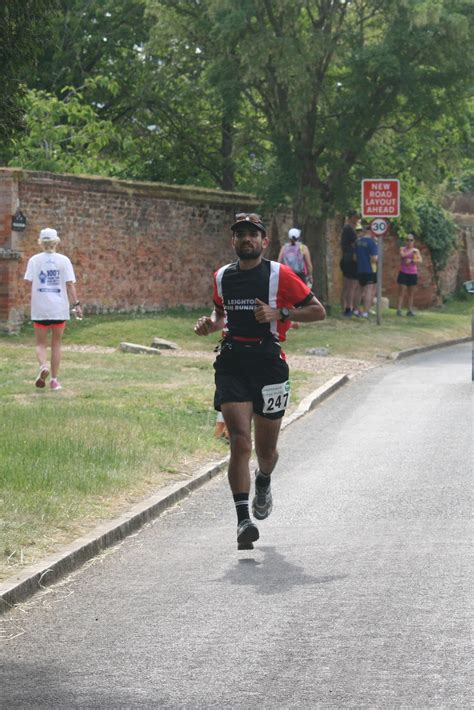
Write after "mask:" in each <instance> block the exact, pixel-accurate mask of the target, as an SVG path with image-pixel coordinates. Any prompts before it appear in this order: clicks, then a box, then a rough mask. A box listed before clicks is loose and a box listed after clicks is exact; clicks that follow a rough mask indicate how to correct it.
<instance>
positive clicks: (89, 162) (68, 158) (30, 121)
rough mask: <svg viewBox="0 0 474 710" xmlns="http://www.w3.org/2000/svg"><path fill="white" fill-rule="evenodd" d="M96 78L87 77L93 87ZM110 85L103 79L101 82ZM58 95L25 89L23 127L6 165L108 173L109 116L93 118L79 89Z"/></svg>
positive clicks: (112, 135) (111, 167)
mask: <svg viewBox="0 0 474 710" xmlns="http://www.w3.org/2000/svg"><path fill="white" fill-rule="evenodd" d="M98 83H99V80H98V79H97V80H94V81H92V80H87V81H86V86H87V87H90V85H92V84H94V86H97V85H98ZM102 83H103V84H104V85H106V86H107V88H108V89H109V90H110V91H113V90H114V87H113V86H111V82H110V81H109V80H103V82H102ZM64 94H65V95H64V98H63V99H59V98H57V97H56V96H54V95H53V94H50V93H48V92H46V91H41V90H34V89H33V90H30V91H28V93H27V95H26V97H25V100H24V109H25V115H26V119H25V129H24V131H23V132H22V133H21V134H20V135H19V136H18V137H17V138H16V140H15V141H14V144H13V145H14V155H15V157H14V158H12V159H11V160H10V165H12V166H20V167H23V168H29V169H32V170H51V171H53V172H67V173H101V174H106V175H108V174H114V172H115V171H116V170H117V161H116V159H115V160H114V159H111V158H110V157H108V151H110V150H111V148H113V147H114V145H116V144H117V142H118V141H117V134H116V131H115V129H114V126H113V124H112V122H111V121H108V120H101V119H99V118H98V116H97V113H96V111H95V110H94V107H93V106H91V105H90V104H87V103H86V102H85V101H84V98H83V95H82V93H81V92H78V91H74V89H73V88H72V87H66V89H65V90H64Z"/></svg>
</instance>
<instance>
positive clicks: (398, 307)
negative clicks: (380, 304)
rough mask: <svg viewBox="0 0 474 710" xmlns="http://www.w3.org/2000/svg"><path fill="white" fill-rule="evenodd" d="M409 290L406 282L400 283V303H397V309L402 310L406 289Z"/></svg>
mask: <svg viewBox="0 0 474 710" xmlns="http://www.w3.org/2000/svg"><path fill="white" fill-rule="evenodd" d="M406 290H407V287H406V286H405V284H398V304H397V311H401V310H402V305H403V299H404V297H405V291H406Z"/></svg>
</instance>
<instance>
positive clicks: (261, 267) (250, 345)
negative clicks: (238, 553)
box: [194, 213, 326, 549]
mask: <svg viewBox="0 0 474 710" xmlns="http://www.w3.org/2000/svg"><path fill="white" fill-rule="evenodd" d="M235 220H236V221H235V223H234V224H233V225H232V227H231V230H232V233H233V236H232V245H233V247H234V249H235V252H236V255H237V261H235V262H234V263H232V264H227V265H226V266H223V267H221V268H220V269H218V270H217V271H216V273H215V274H214V310H213V311H212V313H211V315H210V316H203V317H201V318H199V319H198V321H197V323H196V325H195V328H194V331H195V333H196V334H197V335H209V333H214V332H216V331H219V330H222V331H223V338H222V340H221V343H220V348H219V353H218V355H217V358H216V361H215V363H214V370H215V384H216V392H215V397H214V407H215V409H216V410H217V411H222V414H223V415H224V421H225V424H226V426H227V429H228V431H229V438H230V461H229V471H228V477H229V484H230V488H231V491H232V494H233V498H234V503H235V508H236V512H237V545H238V547H239V549H252V548H253V543H254V542H255V541H256V540H258V538H259V531H258V528H257V526H256V525H255V523H254V522H253V521H252V520H251V519H250V513H249V495H250V486H251V477H250V468H249V464H250V456H251V453H252V436H251V428H252V421H253V425H254V436H255V452H256V455H257V461H258V468H257V470H256V472H255V496H254V498H253V501H252V512H253V515H254V517H255V518H256V519H257V520H264V519H265V518H267V517H268V515H269V514H270V512H271V510H272V505H273V500H272V492H271V486H270V483H271V474H272V472H273V470H274V468H275V466H276V463H277V460H278V451H277V443H278V436H279V432H280V426H281V421H282V417H283V415H284V413H285V409H286V408H287V406H288V403H289V396H290V382H289V379H288V378H289V369H288V365H287V363H286V359H285V355H284V353H283V352H282V350H281V346H280V343H281V342H282V341H284V340H285V336H286V332H287V330H288V327H289V324H290V322H291V321H296V322H310V321H318V320H323V319H324V318H325V315H326V314H325V310H324V307H323V306H322V305H321V303H320V302H319V301H318V300H317V299H316V297H315V296H314V294H313V293H312V291H311V290H310V288H309V287H308V285H307V284H305V283H303V281H302V280H301V279H299V278H298V276H297V275H296V274H295V273H294V272H293V271H292V270H291V269H290V268H289V267H288V266H285V265H284V264H279V263H278V262H276V261H269V260H268V259H264V258H263V250H264V249H265V248H266V247H267V246H268V243H269V239H268V237H267V235H266V229H265V226H264V224H263V222H262V219H261V217H260V216H259V215H257V214H252V213H239V214H237V215H236V216H235Z"/></svg>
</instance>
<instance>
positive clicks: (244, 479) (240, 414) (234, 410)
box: [221, 402, 253, 494]
mask: <svg viewBox="0 0 474 710" xmlns="http://www.w3.org/2000/svg"><path fill="white" fill-rule="evenodd" d="M221 409H222V414H223V416H224V421H225V423H226V426H227V430H228V432H229V443H230V461H229V469H228V476H229V485H230V489H231V491H232V493H234V494H236V493H249V492H250V469H249V462H250V456H251V454H252V436H251V425H252V417H253V404H252V402H228V403H227V404H223V405H222V407H221Z"/></svg>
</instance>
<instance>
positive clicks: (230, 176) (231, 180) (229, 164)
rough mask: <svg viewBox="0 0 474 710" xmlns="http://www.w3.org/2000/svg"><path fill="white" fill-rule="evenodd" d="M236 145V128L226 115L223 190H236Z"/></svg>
mask: <svg viewBox="0 0 474 710" xmlns="http://www.w3.org/2000/svg"><path fill="white" fill-rule="evenodd" d="M233 145H234V126H233V123H232V120H231V119H229V120H228V119H227V118H226V116H225V115H224V116H223V118H222V123H221V155H222V178H221V187H222V189H223V190H229V191H231V192H232V191H233V190H235V169H234V161H233V159H232V151H233Z"/></svg>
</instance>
